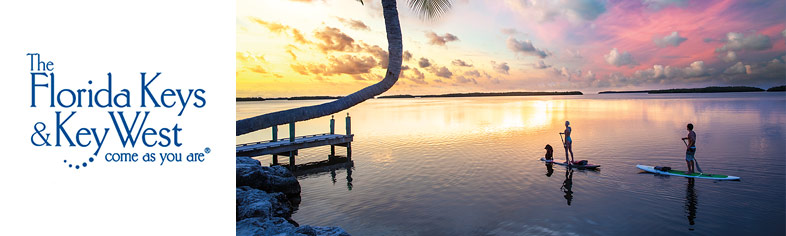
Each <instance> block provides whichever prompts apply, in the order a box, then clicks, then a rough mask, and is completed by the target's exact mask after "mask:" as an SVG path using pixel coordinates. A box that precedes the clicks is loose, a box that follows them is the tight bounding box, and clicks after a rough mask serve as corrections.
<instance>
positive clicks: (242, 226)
mask: <svg viewBox="0 0 786 236" xmlns="http://www.w3.org/2000/svg"><path fill="white" fill-rule="evenodd" d="M294 231H295V226H294V225H292V224H290V223H289V222H287V220H285V219H284V218H280V217H274V218H268V219H265V218H262V217H254V218H246V219H243V220H241V221H238V222H237V223H236V224H235V235H238V236H241V235H253V236H256V235H277V234H283V235H294ZM288 232H291V233H288Z"/></svg>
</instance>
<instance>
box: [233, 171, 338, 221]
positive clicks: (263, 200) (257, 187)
mask: <svg viewBox="0 0 786 236" xmlns="http://www.w3.org/2000/svg"><path fill="white" fill-rule="evenodd" d="M235 173H236V185H237V188H236V191H235V198H236V199H235V200H236V207H237V209H236V220H237V223H236V228H235V230H236V231H235V233H236V235H254V236H256V235H292V236H301V235H309V236H317V235H319V236H348V235H349V233H347V232H346V231H344V229H342V228H341V227H336V226H308V225H299V224H298V223H297V222H295V221H294V220H292V218H291V216H292V212H293V211H294V210H295V209H297V206H298V205H300V183H298V181H297V178H295V176H294V175H293V174H292V172H290V171H289V170H288V169H287V168H284V167H283V166H272V167H266V166H262V165H261V164H260V162H259V161H258V160H254V159H252V158H250V157H237V158H236V162H235Z"/></svg>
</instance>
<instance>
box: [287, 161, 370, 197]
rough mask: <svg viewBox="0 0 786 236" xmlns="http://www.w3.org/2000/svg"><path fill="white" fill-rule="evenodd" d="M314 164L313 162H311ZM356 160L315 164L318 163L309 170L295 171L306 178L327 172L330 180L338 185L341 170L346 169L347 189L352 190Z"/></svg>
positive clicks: (300, 177) (301, 177)
mask: <svg viewBox="0 0 786 236" xmlns="http://www.w3.org/2000/svg"><path fill="white" fill-rule="evenodd" d="M310 164H313V163H310ZM354 164H355V163H354V162H344V163H338V164H314V165H318V166H317V167H311V168H310V169H307V170H298V171H295V173H294V174H295V176H297V177H298V179H305V178H317V177H319V176H322V175H325V174H326V173H329V174H330V182H331V183H333V185H336V182H338V180H337V176H338V173H337V172H339V171H341V170H345V171H346V173H347V177H346V180H347V190H349V191H352V171H353V170H354V169H355V165H354Z"/></svg>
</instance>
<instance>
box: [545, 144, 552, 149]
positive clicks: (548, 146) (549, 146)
mask: <svg viewBox="0 0 786 236" xmlns="http://www.w3.org/2000/svg"><path fill="white" fill-rule="evenodd" d="M549 148H551V145H548V144H546V147H544V148H543V149H549Z"/></svg>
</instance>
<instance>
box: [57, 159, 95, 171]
mask: <svg viewBox="0 0 786 236" xmlns="http://www.w3.org/2000/svg"><path fill="white" fill-rule="evenodd" d="M94 160H95V159H93V158H92V157H90V159H87V162H93V161H94ZM87 162H82V164H78V163H77V164H70V163H68V160H63V163H65V164H68V168H74V169H76V170H78V169H79V168H80V166H81V167H82V168H85V167H87Z"/></svg>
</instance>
